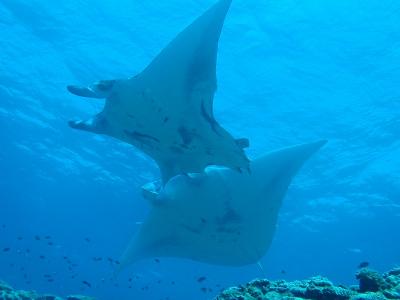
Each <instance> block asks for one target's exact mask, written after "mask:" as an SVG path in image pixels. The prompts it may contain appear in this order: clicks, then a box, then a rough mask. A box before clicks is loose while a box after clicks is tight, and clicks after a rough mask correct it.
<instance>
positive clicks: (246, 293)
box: [214, 268, 400, 300]
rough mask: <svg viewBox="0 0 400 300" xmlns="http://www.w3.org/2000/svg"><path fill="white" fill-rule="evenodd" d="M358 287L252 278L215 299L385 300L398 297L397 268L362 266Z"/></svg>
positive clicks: (315, 279)
mask: <svg viewBox="0 0 400 300" xmlns="http://www.w3.org/2000/svg"><path fill="white" fill-rule="evenodd" d="M356 278H357V279H358V280H359V285H358V286H349V287H347V286H342V285H334V284H333V283H332V282H331V281H329V280H328V279H326V278H324V277H320V276H317V277H313V278H310V279H308V280H301V281H300V280H299V281H292V282H288V281H285V280H278V281H269V280H266V279H257V280H253V281H251V282H249V283H247V284H245V285H241V286H238V287H232V288H228V289H226V290H225V291H223V292H222V293H221V294H220V295H219V296H217V297H216V298H215V299H214V300H278V299H284V300H300V299H310V300H387V299H400V268H396V269H393V270H391V271H389V272H386V273H383V274H380V273H378V272H376V271H374V270H372V269H369V268H363V269H360V270H359V271H358V272H357V273H356Z"/></svg>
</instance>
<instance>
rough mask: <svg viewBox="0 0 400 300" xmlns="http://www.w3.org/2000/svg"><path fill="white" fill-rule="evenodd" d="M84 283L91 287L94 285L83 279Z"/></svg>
mask: <svg viewBox="0 0 400 300" xmlns="http://www.w3.org/2000/svg"><path fill="white" fill-rule="evenodd" d="M82 283H83V284H84V285H86V286H88V287H90V288H91V287H92V285H91V284H90V283H89V282H87V281H86V280H83V281H82Z"/></svg>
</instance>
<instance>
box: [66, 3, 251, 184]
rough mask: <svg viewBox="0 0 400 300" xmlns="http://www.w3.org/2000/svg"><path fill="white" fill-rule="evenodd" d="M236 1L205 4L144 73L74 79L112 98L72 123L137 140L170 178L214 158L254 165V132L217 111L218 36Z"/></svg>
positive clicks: (92, 93) (235, 165) (78, 90)
mask: <svg viewBox="0 0 400 300" xmlns="http://www.w3.org/2000/svg"><path fill="white" fill-rule="evenodd" d="M231 1H232V0H221V1H219V2H218V3H217V4H216V5H214V6H213V7H212V8H211V9H209V10H208V11H207V12H205V13H204V14H203V15H202V16H201V17H199V18H198V19H197V20H196V21H195V22H193V23H192V24H191V25H190V26H189V27H187V28H186V29H185V30H184V31H183V32H181V33H180V34H179V35H178V36H177V37H176V38H175V39H174V40H173V41H172V42H171V43H170V44H169V45H167V46H166V47H165V48H164V49H163V50H162V51H161V53H160V54H159V55H158V56H157V57H156V58H155V59H154V60H153V61H152V62H151V63H150V65H149V66H148V67H147V68H145V70H144V71H142V72H141V73H139V74H138V75H136V76H134V77H132V78H127V79H118V80H102V81H99V82H96V83H94V84H92V85H90V86H88V87H79V86H68V90H69V91H70V92H71V93H73V94H75V95H78V96H82V97H89V98H105V99H106V101H105V106H104V109H103V111H102V112H100V113H99V114H97V115H96V116H94V117H93V118H91V119H90V120H86V121H71V122H70V126H71V127H73V128H76V129H81V130H87V131H91V132H95V133H99V134H106V135H109V136H112V137H115V138H117V139H120V140H122V141H124V142H127V143H129V144H132V145H134V146H136V147H137V148H139V149H140V150H142V151H143V152H145V153H146V154H147V155H149V156H150V157H152V158H153V159H154V160H155V161H156V162H157V164H158V166H159V167H160V170H161V175H162V180H163V182H164V184H165V183H166V182H167V181H168V180H169V179H170V178H172V177H174V176H175V175H178V174H185V173H201V172H203V170H204V168H205V167H207V166H209V165H220V166H225V167H228V168H232V169H236V170H239V171H241V170H243V169H248V168H249V160H248V159H247V157H246V155H245V153H244V151H243V149H244V148H246V147H248V140H247V139H234V138H233V137H232V136H231V135H230V134H229V133H228V132H227V131H226V130H225V129H223V128H222V127H221V126H220V125H219V124H218V122H217V121H216V120H215V118H214V115H213V98H214V93H215V91H216V87H217V81H216V61H217V50H218V41H219V37H220V34H221V30H222V26H223V24H224V20H225V16H226V14H227V12H228V9H229V7H230V4H231Z"/></svg>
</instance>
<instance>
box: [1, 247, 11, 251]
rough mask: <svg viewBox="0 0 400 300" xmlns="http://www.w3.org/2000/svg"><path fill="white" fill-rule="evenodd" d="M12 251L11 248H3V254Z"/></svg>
mask: <svg viewBox="0 0 400 300" xmlns="http://www.w3.org/2000/svg"><path fill="white" fill-rule="evenodd" d="M10 250H11V248H9V247H7V248H3V252H9V251H10Z"/></svg>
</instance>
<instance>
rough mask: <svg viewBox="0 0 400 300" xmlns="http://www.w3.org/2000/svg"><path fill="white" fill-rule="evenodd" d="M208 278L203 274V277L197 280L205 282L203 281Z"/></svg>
mask: <svg viewBox="0 0 400 300" xmlns="http://www.w3.org/2000/svg"><path fill="white" fill-rule="evenodd" d="M206 279H207V277H205V276H201V277H199V278H197V282H200V283H201V282H203V281H205V280H206Z"/></svg>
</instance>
